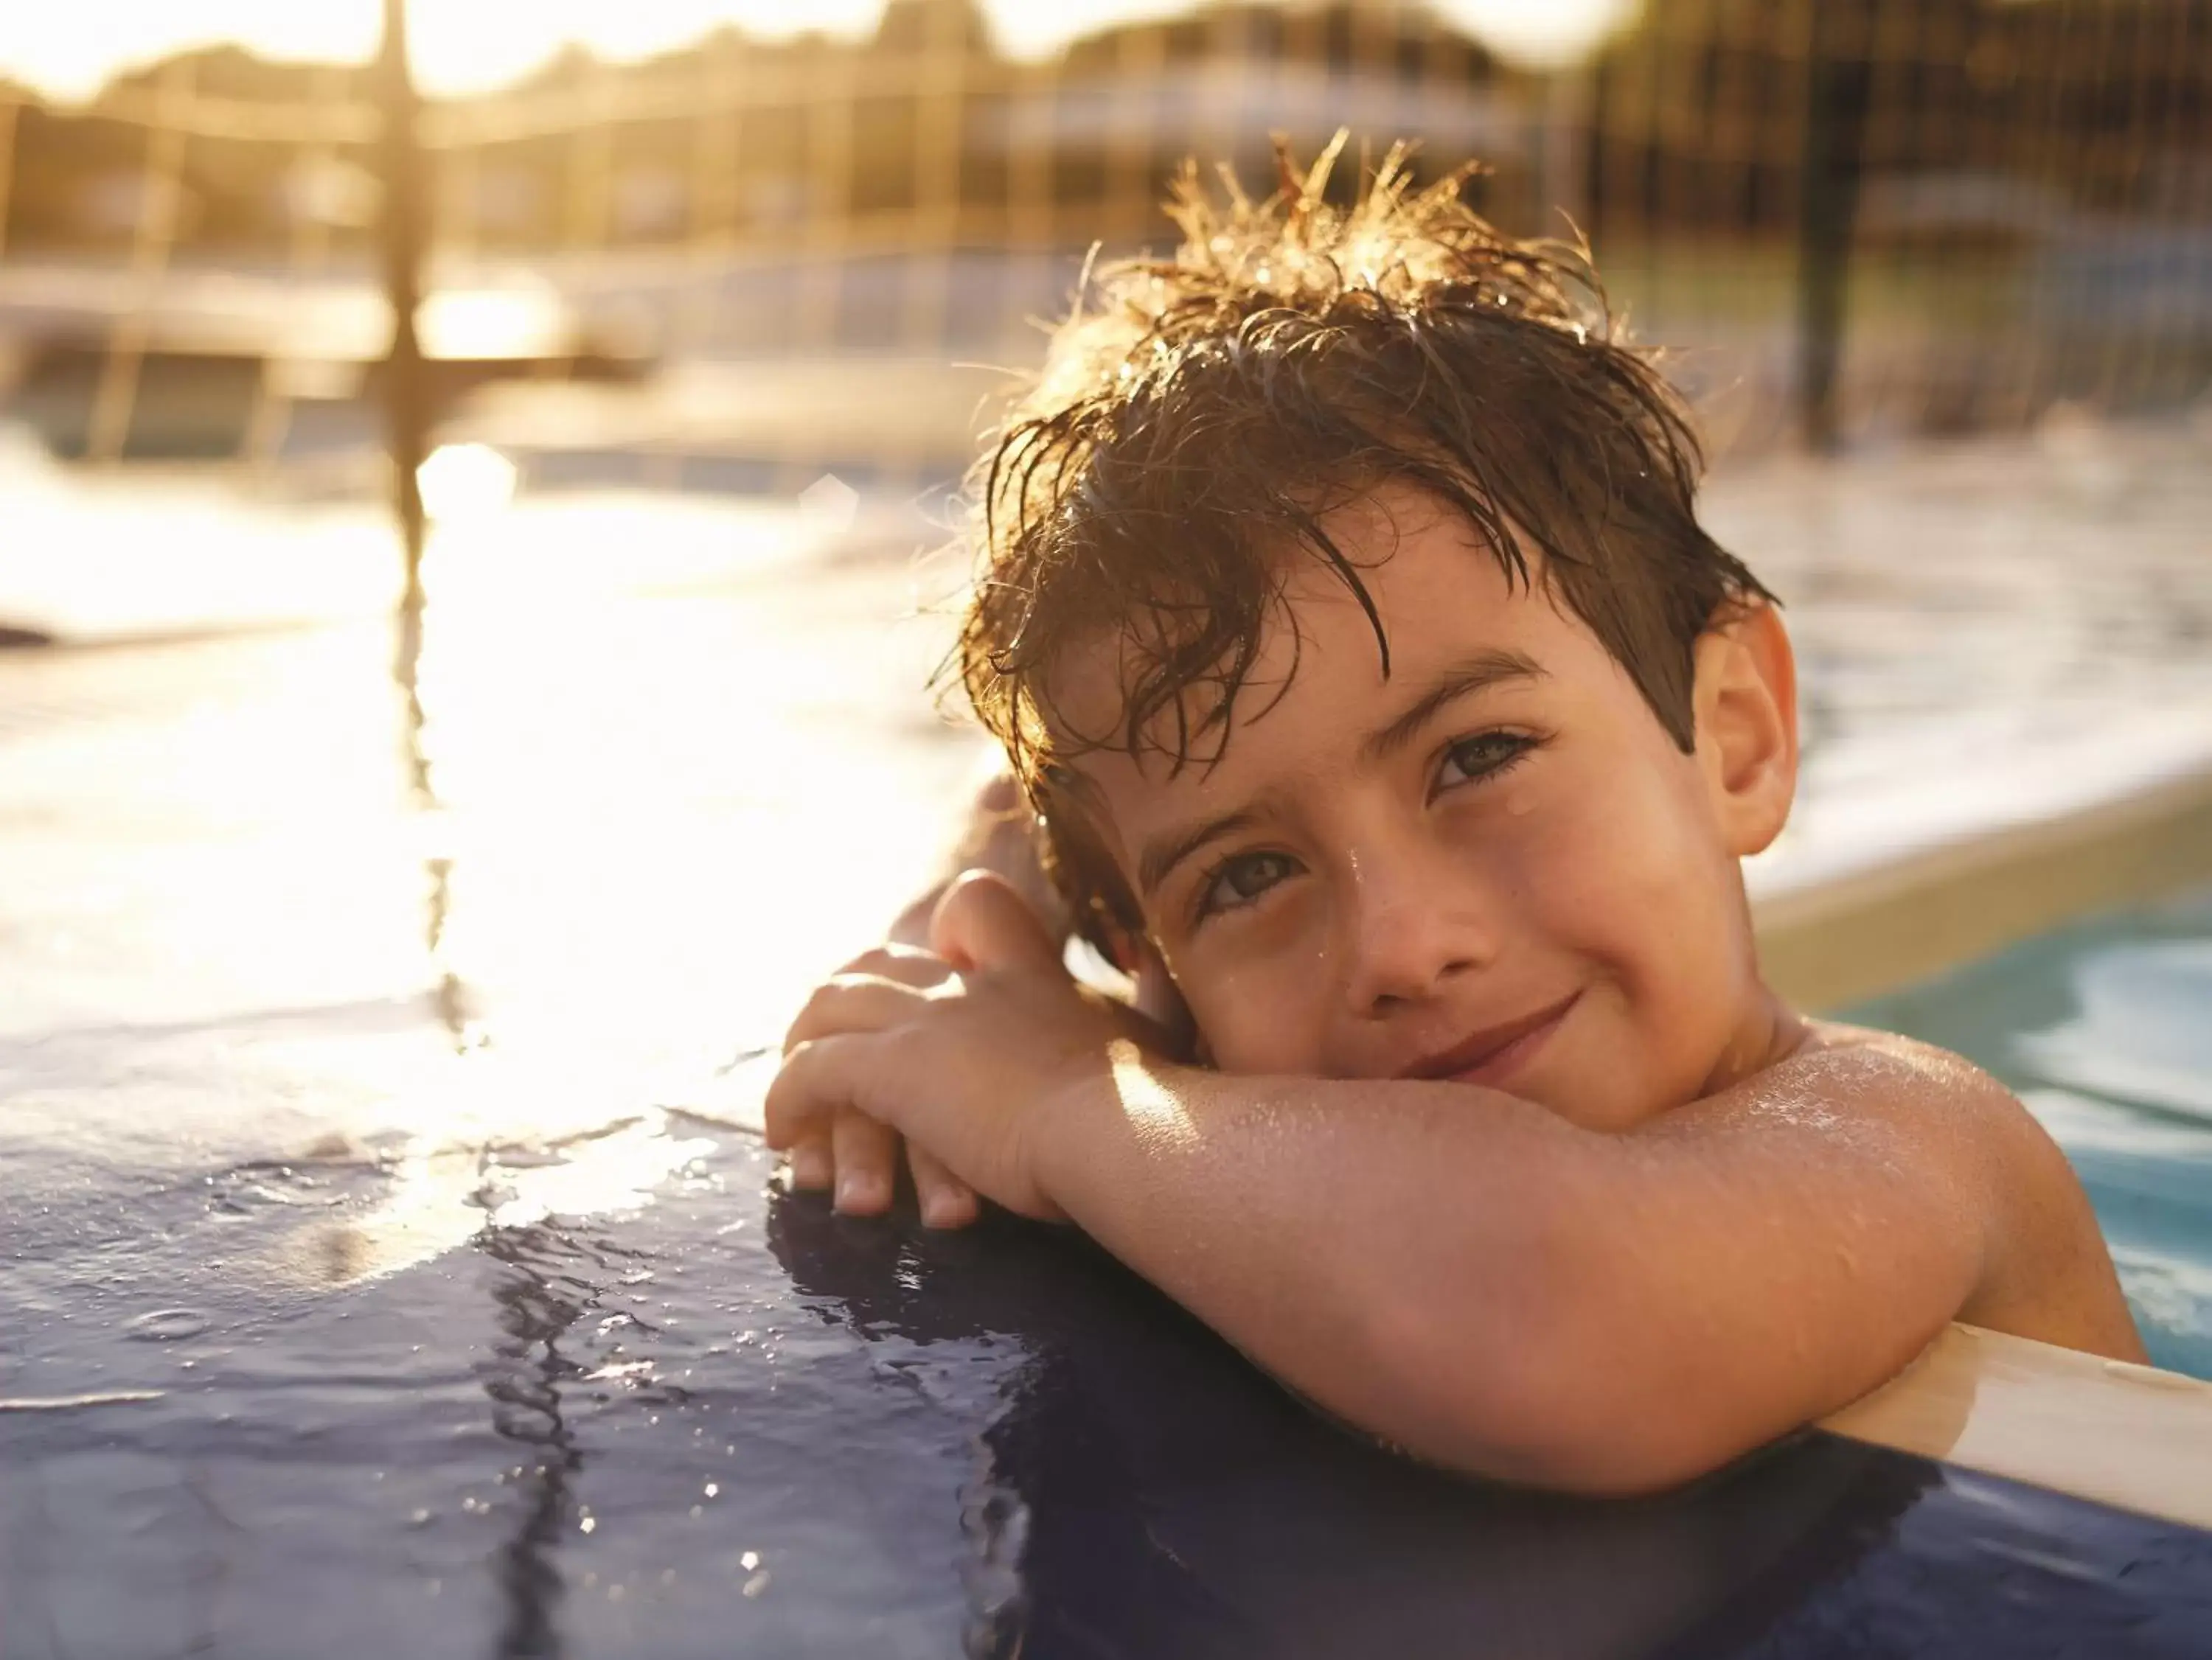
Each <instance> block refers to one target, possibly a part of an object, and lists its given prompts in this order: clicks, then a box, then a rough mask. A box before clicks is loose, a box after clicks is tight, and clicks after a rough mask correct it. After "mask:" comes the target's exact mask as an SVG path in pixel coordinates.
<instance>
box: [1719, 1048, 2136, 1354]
mask: <svg viewBox="0 0 2212 1660" xmlns="http://www.w3.org/2000/svg"><path fill="white" fill-rule="evenodd" d="M1806 1025H1807V1033H1806V1037H1805V1039H1804V1041H1803V1042H1802V1044H1801V1045H1798V1047H1797V1048H1796V1051H1794V1052H1793V1053H1791V1054H1790V1056H1789V1057H1787V1058H1785V1059H1784V1060H1783V1061H1781V1062H1779V1063H1777V1064H1776V1065H1775V1066H1773V1067H1771V1068H1769V1069H1767V1071H1766V1072H1765V1073H1762V1074H1759V1075H1755V1076H1753V1078H1750V1079H1747V1080H1746V1081H1745V1083H1744V1084H1743V1085H1741V1086H1739V1087H1738V1088H1737V1089H1736V1090H1732V1091H1729V1092H1728V1094H1729V1095H1730V1096H1734V1097H1736V1099H1735V1100H1734V1101H1733V1102H1731V1103H1729V1107H1730V1109H1731V1110H1732V1111H1733V1112H1741V1113H1747V1114H1750V1115H1752V1116H1753V1117H1757V1116H1759V1115H1762V1114H1765V1113H1770V1112H1777V1111H1779V1112H1784V1113H1790V1112H1802V1113H1805V1114H1808V1115H1812V1116H1814V1117H1815V1118H1820V1117H1823V1116H1825V1117H1826V1118H1827V1119H1828V1121H1829V1127H1830V1129H1831V1130H1832V1133H1833V1134H1834V1135H1835V1136H1838V1137H1839V1138H1842V1139H1845V1140H1849V1139H1851V1138H1853V1137H1854V1136H1859V1135H1865V1136H1872V1137H1874V1138H1875V1139H1876V1140H1878V1141H1880V1142H1884V1143H1887V1146H1888V1148H1889V1149H1890V1151H1891V1152H1892V1153H1893V1154H1894V1155H1895V1156H1897V1157H1899V1158H1900V1159H1903V1160H1909V1161H1910V1162H1911V1163H1913V1164H1916V1165H1919V1166H1922V1167H1923V1170H1926V1171H1928V1172H1931V1173H1933V1172H1941V1173H1942V1175H1943V1177H1944V1178H1947V1180H1948V1182H1949V1183H1950V1184H1955V1187H1956V1189H1957V1190H1958V1191H1959V1192H1960V1195H1961V1197H1967V1198H1968V1199H1969V1202H1970V1203H1972V1204H1973V1205H1974V1206H1975V1207H1976V1209H1978V1211H1979V1213H1980V1215H1981V1219H1982V1222H1983V1227H1982V1230H1981V1231H1982V1235H1983V1239H1984V1262H1983V1266H1982V1272H1981V1274H1980V1275H1979V1279H1978V1284H1977V1286H1976V1288H1975V1290H1974V1293H1973V1294H1972V1297H1971V1298H1969V1300H1967V1302H1966V1306H1964V1307H1963V1308H1961V1309H1960V1312H1959V1318H1960V1319H1963V1320H1966V1321H1968V1322H1970V1323H1971V1324H1976V1325H1984V1326H1989V1327H1990V1328H1992V1329H1994V1330H2000V1331H2008V1332H2011V1333H2013V1334H2015V1335H2016V1336H2026V1337H2035V1338H2039V1339H2041V1340H2042V1341H2044V1342H2054V1343H2060V1344H2063V1345H2064V1346H2066V1347H2068V1348H2083V1349H2090V1350H2093V1351H2095V1352H2097V1353H2099V1354H2109V1355H2113V1356H2115V1357H2117V1358H2119V1359H2124V1360H2140V1359H2142V1341H2141V1339H2140V1338H2139V1337H2138V1336H2137V1335H2136V1330H2135V1324H2134V1322H2133V1320H2132V1318H2130V1315H2129V1313H2128V1310H2127V1304H2126V1300H2125V1299H2124V1296H2123V1295H2122V1294H2121V1292H2120V1287H2119V1281H2118V1276H2117V1275H2115V1274H2114V1272H2113V1269H2112V1257H2111V1254H2110V1252H2109V1251H2107V1250H2106V1245H2105V1240H2104V1236H2103V1234H2102V1233H2100V1230H2099V1228H2098V1227H2097V1220H2096V1216H2095V1214H2094V1213H2093V1211H2092V1210H2091V1209H2090V1207H2089V1202H2088V1198H2087V1195H2086V1194H2084V1193H2083V1192H2082V1190H2081V1182H2080V1180H2079V1178H2077V1177H2076V1176H2075V1173H2074V1169H2073V1166H2071V1165H2070V1164H2069V1162H2068V1161H2067V1159H2066V1156H2065V1154H2064V1153H2063V1152H2062V1151H2061V1150H2060V1149H2059V1148H2058V1146H2057V1143H2056V1142H2053V1141H2052V1140H2051V1136H2050V1135H2049V1133H2048V1132H2047V1131H2045V1130H2044V1128H2043V1126H2042V1125H2041V1124H2039V1123H2038V1122H2037V1121H2036V1118H2035V1116H2034V1114H2033V1113H2032V1112H2029V1111H2028V1110H2027V1106H2025V1105H2023V1104H2022V1103H2021V1100H2020V1098H2019V1097H2018V1096H2016V1095H2015V1094H2013V1092H2012V1091H2011V1090H2010V1089H2008V1088H2007V1087H2005V1086H2004V1084H2002V1082H2000V1081H1998V1080H1997V1079H1996V1078H1993V1077H1991V1076H1990V1075H1989V1074H1988V1073H1987V1072H1984V1070H1982V1069H1981V1068H1979V1067H1978V1066H1976V1065H1975V1064H1974V1063H1972V1062H1971V1061H1969V1060H1966V1058H1965V1057H1962V1056H1959V1055H1955V1054H1953V1053H1952V1052H1951V1051H1948V1050H1947V1049H1941V1048H1938V1047H1936V1045H1933V1044H1926V1043H1921V1042H1918V1041H1917V1040H1916V1039H1911V1038H1906V1037H1902V1036H1900V1035H1899V1034H1897V1033H1891V1032H1880V1031H1875V1030H1872V1029H1869V1028H1868V1027H1855V1026H1846V1025H1844V1024H1841V1023H1840V1022H1836V1021H1808V1022H1807V1023H1806ZM1720 1104H1721V1103H1720V1101H1719V1100H1716V1102H1715V1105H1716V1106H1719V1105H1720Z"/></svg>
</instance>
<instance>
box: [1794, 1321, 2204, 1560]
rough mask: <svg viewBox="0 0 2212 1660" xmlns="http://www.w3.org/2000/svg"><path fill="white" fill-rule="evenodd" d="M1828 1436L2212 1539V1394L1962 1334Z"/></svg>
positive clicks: (1950, 1335)
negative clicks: (1995, 1477) (1911, 1455)
mask: <svg viewBox="0 0 2212 1660" xmlns="http://www.w3.org/2000/svg"><path fill="white" fill-rule="evenodd" d="M1820 1428H1822V1429H1825V1430H1827V1431H1829V1432H1830V1433H1832V1434H1837V1435H1843V1436H1847V1437H1849V1438H1850V1439H1852V1440H1855V1441H1865V1442H1869V1443H1872V1444H1873V1445H1876V1446H1885V1447H1890V1448H1893V1449H1894V1450H1896V1451H1900V1452H1911V1453H1917V1454H1918V1455H1920V1456H1921V1457H1926V1458H1936V1459H1940V1460H1941V1461H1942V1462H1943V1463H1947V1464H1955V1465H1958V1466H1959V1467H1960V1468H1961V1469H1972V1470H1978V1471H1981V1472H1982V1473H1983V1474H1984V1475H2002V1476H2004V1477H2007V1478H2008V1479H2009V1480H2012V1481H2024V1482H2027V1483H2028V1484H2029V1485H2031V1486H2033V1487H2045V1488H2049V1489H2051V1490H2053V1491H2055V1492H2059V1493H2069V1494H2071V1495H2072V1496H2074V1497H2075V1498H2077V1499H2089V1500H2091V1501H2093V1502H2094V1503H2097V1504H2101V1505H2109V1506H2113V1507H2114V1508H2116V1509H2119V1510H2125V1511H2132V1512H2136V1514H2138V1515H2143V1516H2154V1517H2157V1518H2160V1520H2162V1521H2167V1522H2178V1523H2180V1524H2183V1525H2185V1526H2188V1527H2194V1528H2202V1529H2204V1530H2207V1531H2212V1384H2208V1383H2205V1382H2203V1380H2201V1379H2199V1378H2190V1377H2185V1376H2184V1375H2183V1374H2181V1373H2180V1372H2162V1371H2160V1370H2159V1368H2157V1367H2156V1366H2135V1365H2132V1364H2130V1363H2129V1362H2127V1361H2124V1360H2106V1359H2104V1358H2103V1357H2102V1356H2100V1355H2096V1354H2081V1353H2079V1352H2078V1351H2076V1350H2074V1349H2070V1348H2057V1347H2055V1346H2054V1345H2052V1344H2050V1343H2039V1342H2034V1341H2033V1340H2032V1339H2029V1338H2026V1337H2014V1336H2008V1335H2006V1334H2005V1333H2002V1332H1996V1331H1985V1330H1982V1329H1981V1328H1980V1327H1978V1326H1970V1325H1965V1324H1958V1323H1954V1324H1951V1325H1950V1326H1948V1328H1946V1329H1945V1330H1943V1331H1942V1333H1941V1334H1940V1335H1938V1336H1937V1337H1936V1341H1935V1342H1932V1343H1930V1344H1929V1346H1928V1347H1927V1348H1926V1349H1924V1350H1923V1351H1922V1353H1921V1354H1920V1357H1919V1358H1918V1359H1917V1360H1914V1361H1913V1362H1912V1364H1911V1366H1907V1367H1906V1368H1905V1370H1904V1371H1903V1372H1899V1374H1898V1375H1897V1376H1896V1377H1894V1378H1892V1379H1890V1381H1889V1382H1887V1384H1883V1385H1882V1386H1881V1388H1879V1389H1877V1390H1875V1391H1874V1392H1873V1393H1872V1394H1870V1395H1868V1396H1865V1397H1863V1399H1861V1400H1859V1401H1857V1402H1854V1403H1852V1404H1851V1405H1850V1406H1848V1407H1845V1408H1844V1409H1843V1410H1842V1411H1840V1412H1837V1413H1833V1414H1831V1415H1829V1416H1828V1417H1826V1418H1824V1419H1822V1420H1821V1421H1820Z"/></svg>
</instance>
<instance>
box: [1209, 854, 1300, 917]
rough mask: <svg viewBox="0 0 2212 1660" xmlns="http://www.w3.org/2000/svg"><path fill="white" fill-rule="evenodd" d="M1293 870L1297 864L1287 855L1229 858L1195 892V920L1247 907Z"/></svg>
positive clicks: (1235, 855) (1232, 856)
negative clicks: (1196, 901)
mask: <svg viewBox="0 0 2212 1660" xmlns="http://www.w3.org/2000/svg"><path fill="white" fill-rule="evenodd" d="M1296 870H1297V861H1296V860H1294V859H1292V858H1291V856H1290V855H1289V854H1288V853H1232V854H1231V855H1230V856H1229V857H1227V858H1225V859H1224V860H1222V861H1221V863H1218V864H1217V865H1215V866H1214V867H1213V869H1212V870H1211V871H1210V872H1208V873H1207V875H1206V882H1205V885H1204V886H1203V887H1201V888H1200V889H1199V894H1198V906H1197V915H1198V920H1199V921H1200V922H1203V921H1204V920H1205V919H1206V918H1208V917H1210V916H1212V915H1213V914H1214V913H1215V912H1219V911H1234V910H1236V909H1237V908H1238V907H1239V906H1246V905H1249V904H1251V903H1252V901H1253V900H1256V899H1258V898H1259V897H1260V895H1261V894H1264V893H1266V892H1267V890H1268V889H1269V888H1273V886H1274V885H1275V884H1276V883H1277V882H1279V881H1282V880H1283V879H1284V878H1285V876H1288V875H1291V874H1292V873H1293V872H1295V871H1296Z"/></svg>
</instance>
